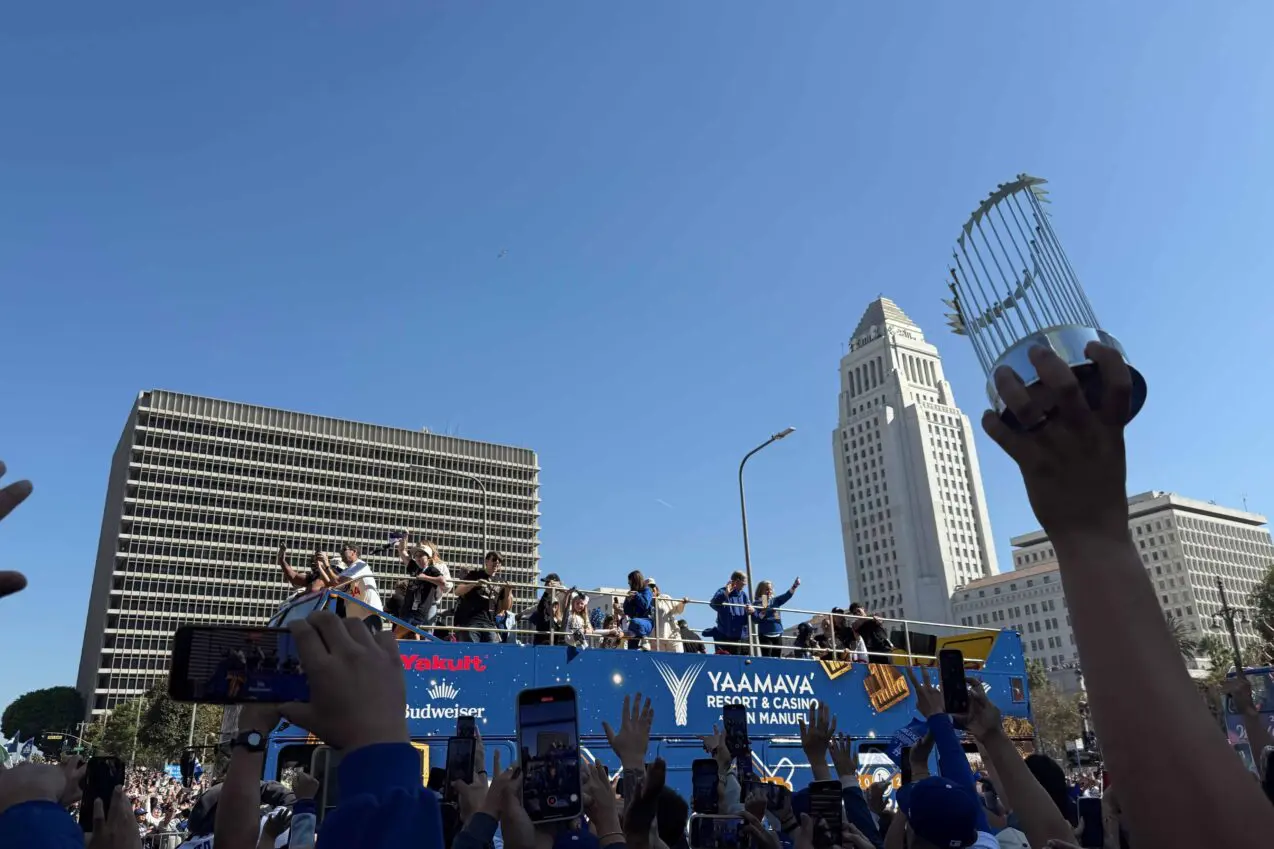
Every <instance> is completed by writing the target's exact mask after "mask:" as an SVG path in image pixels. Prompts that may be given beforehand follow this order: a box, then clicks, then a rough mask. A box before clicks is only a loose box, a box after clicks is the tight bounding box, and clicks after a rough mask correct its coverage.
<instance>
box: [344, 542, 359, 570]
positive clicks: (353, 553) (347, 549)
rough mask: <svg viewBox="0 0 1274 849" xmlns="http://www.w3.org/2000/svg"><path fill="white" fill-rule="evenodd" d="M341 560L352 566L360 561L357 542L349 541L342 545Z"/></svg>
mask: <svg viewBox="0 0 1274 849" xmlns="http://www.w3.org/2000/svg"><path fill="white" fill-rule="evenodd" d="M341 560H342V561H344V563H345V565H346V566H351V565H353V564H355V563H357V562H358V546H357V545H356V544H355V543H352V542H347V543H345V545H343V546H341Z"/></svg>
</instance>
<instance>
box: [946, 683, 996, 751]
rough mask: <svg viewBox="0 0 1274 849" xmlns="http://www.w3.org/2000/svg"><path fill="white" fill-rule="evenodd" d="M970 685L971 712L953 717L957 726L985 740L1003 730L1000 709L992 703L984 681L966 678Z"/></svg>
mask: <svg viewBox="0 0 1274 849" xmlns="http://www.w3.org/2000/svg"><path fill="white" fill-rule="evenodd" d="M966 680H967V683H968V685H969V712H968V713H963V714H958V715H956V716H953V717H951V719H952V721H953V722H955V724H956V726H957V727H959V728H963V729H964V730H965V731H968V732H969V733H970V734H972V735H973V736H974V737H976V738H977V739H979V740H985V739H986V738H987V737H989V736H990V735H992V734H995V733H997V732H1000V731H1003V730H1004V727H1003V725H1001V723H1000V709H999V708H998V707H996V706H995V705H994V704H992V703H991V700H990V699H988V698H987V697H986V692H985V691H984V690H983V689H982V682H981V681H978V680H977V679H976V678H969V679H966Z"/></svg>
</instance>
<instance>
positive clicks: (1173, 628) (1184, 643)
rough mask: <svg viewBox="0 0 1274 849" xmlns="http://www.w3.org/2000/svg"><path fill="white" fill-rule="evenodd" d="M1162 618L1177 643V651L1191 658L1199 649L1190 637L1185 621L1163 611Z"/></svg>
mask: <svg viewBox="0 0 1274 849" xmlns="http://www.w3.org/2000/svg"><path fill="white" fill-rule="evenodd" d="M1164 618H1165V619H1166V620H1167V622H1168V631H1169V633H1171V634H1172V640H1173V642H1175V643H1176V644H1177V651H1179V652H1181V656H1182V657H1185V658H1190V659H1193V658H1194V656H1195V654H1196V653H1197V652H1198V651H1199V644H1198V642H1196V641H1195V640H1194V639H1192V638H1191V637H1190V632H1189V631H1187V630H1186V623H1184V622H1182V621H1181V620H1180V619H1178V618H1177V617H1175V616H1173V615H1172V614H1171V613H1164Z"/></svg>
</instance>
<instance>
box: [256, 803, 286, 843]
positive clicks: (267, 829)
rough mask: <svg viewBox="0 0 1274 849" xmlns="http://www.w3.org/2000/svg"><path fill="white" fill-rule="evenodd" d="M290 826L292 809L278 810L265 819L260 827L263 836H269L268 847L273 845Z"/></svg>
mask: <svg viewBox="0 0 1274 849" xmlns="http://www.w3.org/2000/svg"><path fill="white" fill-rule="evenodd" d="M291 825H292V809H291V808H279V809H278V810H277V811H275V812H274V813H272V814H270V816H268V817H266V820H265V823H264V824H263V825H262V826H261V831H262V833H263V834H266V835H269V837H270V845H271V846H273V845H274V841H275V840H276V839H277V838H278V836H279V835H280V834H282V833H283V832H285V831H287V830H288V828H289V827H290V826H291Z"/></svg>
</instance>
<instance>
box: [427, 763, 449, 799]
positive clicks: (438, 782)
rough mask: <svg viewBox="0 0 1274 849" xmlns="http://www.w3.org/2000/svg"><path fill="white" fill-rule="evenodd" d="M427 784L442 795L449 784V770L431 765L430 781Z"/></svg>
mask: <svg viewBox="0 0 1274 849" xmlns="http://www.w3.org/2000/svg"><path fill="white" fill-rule="evenodd" d="M425 786H426V787H428V788H429V789H430V790H432V791H434V792H435V793H437V794H438V795H439V796H441V795H442V791H443V789H444V788H446V786H447V771H446V770H445V769H443V768H442V767H440V766H431V767H429V783H428V784H426V785H425Z"/></svg>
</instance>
